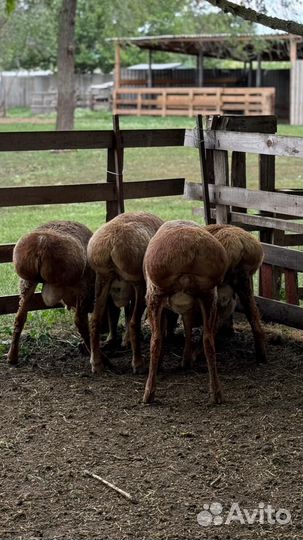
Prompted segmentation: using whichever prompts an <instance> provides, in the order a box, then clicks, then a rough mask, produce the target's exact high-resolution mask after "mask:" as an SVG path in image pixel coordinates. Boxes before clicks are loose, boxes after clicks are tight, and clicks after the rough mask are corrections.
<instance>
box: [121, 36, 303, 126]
mask: <svg viewBox="0 0 303 540" xmlns="http://www.w3.org/2000/svg"><path fill="white" fill-rule="evenodd" d="M113 41H114V43H115V46H116V60H115V91H114V102H113V106H114V112H117V113H119V114H137V115H140V114H154V115H162V116H166V115H167V114H183V115H189V116H192V115H193V114H197V113H210V114H212V113H216V114H224V113H231V112H232V113H239V114H241V113H244V114H273V113H276V114H277V115H278V116H279V117H280V118H283V119H287V120H288V119H290V121H291V123H302V122H303V104H302V103H301V100H300V95H302V92H301V91H300V84H302V83H301V82H300V81H301V80H303V77H302V76H301V74H303V38H302V36H295V35H290V34H285V33H283V34H270V35H268V34H267V35H255V34H254V35H251V34H241V35H231V34H218V35H214V34H212V35H211V34H208V35H206V34H203V35H190V36H189V35H180V36H173V35H172V36H146V37H133V38H115V39H114V40H113ZM128 46H137V47H139V48H140V49H144V50H146V51H147V52H148V63H147V69H146V72H145V73H146V76H145V77H142V73H141V76H137V77H135V76H134V73H132V76H131V77H130V76H129V72H127V71H126V70H125V69H121V61H120V51H121V48H125V47H128ZM155 51H165V52H171V53H178V54H184V55H190V56H194V57H196V67H195V68H194V69H187V70H182V69H178V70H174V71H173V72H172V75H171V77H168V78H167V79H166V80H163V78H162V79H161V78H160V77H159V76H157V72H156V71H155V70H154V69H152V64H153V53H154V52H155ZM205 58H216V59H225V60H226V59H229V60H238V61H242V62H243V69H239V70H229V71H228V72H226V71H225V72H222V71H220V70H207V69H205V68H204V59H205ZM269 61H270V62H282V61H284V62H285V61H289V62H291V69H290V70H287V69H286V70H285V69H284V70H264V69H262V63H263V62H269ZM253 62H256V63H257V67H256V69H253ZM146 88H147V89H149V92H146V90H145V89H146ZM151 89H152V91H151ZM168 89H169V90H168ZM130 90H131V92H130ZM186 90H187V91H186Z"/></svg>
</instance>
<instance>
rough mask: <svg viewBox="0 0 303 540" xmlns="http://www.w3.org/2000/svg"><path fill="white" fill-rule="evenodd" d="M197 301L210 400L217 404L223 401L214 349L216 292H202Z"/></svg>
mask: <svg viewBox="0 0 303 540" xmlns="http://www.w3.org/2000/svg"><path fill="white" fill-rule="evenodd" d="M199 303H200V307H201V311H202V314H203V348H204V354H205V357H206V360H207V365H208V373H209V386H210V396H211V402H212V403H218V404H219V403H222V402H223V394H222V390H221V384H220V381H219V377H218V371H217V361H216V349H215V330H216V322H217V321H216V320H217V299H216V292H215V291H214V290H212V291H209V292H208V293H205V294H203V296H202V297H201V299H200V300H199Z"/></svg>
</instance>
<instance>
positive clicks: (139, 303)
mask: <svg viewBox="0 0 303 540" xmlns="http://www.w3.org/2000/svg"><path fill="white" fill-rule="evenodd" d="M144 293H145V290H144V286H142V285H136V286H135V302H134V308H133V311H132V316H131V319H130V321H129V325H128V329H129V338H130V343H131V348H132V353H133V358H132V368H133V373H134V374H136V373H138V372H140V371H141V370H142V369H143V368H144V362H143V359H142V355H141V344H140V339H141V319H142V315H143V312H144V308H145V302H144Z"/></svg>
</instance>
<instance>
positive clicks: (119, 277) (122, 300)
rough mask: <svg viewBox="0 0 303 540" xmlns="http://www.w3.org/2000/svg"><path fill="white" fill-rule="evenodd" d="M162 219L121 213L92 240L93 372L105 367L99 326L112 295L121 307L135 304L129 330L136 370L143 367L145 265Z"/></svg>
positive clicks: (90, 250) (91, 328)
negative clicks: (142, 323) (141, 330)
mask: <svg viewBox="0 0 303 540" xmlns="http://www.w3.org/2000/svg"><path fill="white" fill-rule="evenodd" d="M162 223H163V220H162V219H160V218H158V217H157V216H154V215H153V214H149V213H147V212H130V213H125V214H120V215H119V216H117V217H115V218H114V219H112V220H111V221H109V222H108V223H106V224H105V225H103V226H102V227H100V229H98V230H97V231H96V232H95V233H94V234H93V236H92V238H91V240H90V241H89V244H88V250H87V254H88V261H89V264H90V266H91V267H92V268H93V269H94V270H95V272H96V291H95V307H94V311H93V313H92V316H91V321H90V330H91V366H92V371H93V373H98V374H99V373H100V372H101V371H102V369H103V364H104V355H103V354H102V352H101V351H100V347H99V327H100V324H101V323H102V322H103V320H104V317H105V312H106V305H107V301H108V297H109V295H111V296H112V298H113V300H114V302H115V303H116V305H118V306H119V307H122V306H126V307H128V306H129V304H130V305H131V313H130V315H129V318H130V320H129V323H128V332H129V339H130V343H131V347H132V355H133V358H132V368H133V372H134V373H136V372H137V371H138V370H139V369H141V368H142V367H143V361H142V356H141V348H140V329H141V318H142V315H143V311H144V309H145V300H144V296H145V289H146V287H145V280H144V276H143V270H142V265H143V258H144V254H145V251H146V248H147V246H148V243H149V241H150V239H151V238H152V237H153V235H154V234H155V233H156V232H157V230H158V229H159V227H160V226H161V225H162ZM119 283H120V285H119ZM117 285H119V286H120V287H121V293H119V294H118V296H119V299H117V297H116V298H115V288H116V287H117Z"/></svg>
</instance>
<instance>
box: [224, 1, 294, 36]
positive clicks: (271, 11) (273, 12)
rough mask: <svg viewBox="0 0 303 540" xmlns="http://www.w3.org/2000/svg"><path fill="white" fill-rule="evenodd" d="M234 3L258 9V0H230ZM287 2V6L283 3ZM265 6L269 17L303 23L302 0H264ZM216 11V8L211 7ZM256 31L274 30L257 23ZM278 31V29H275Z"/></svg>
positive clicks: (268, 31)
mask: <svg viewBox="0 0 303 540" xmlns="http://www.w3.org/2000/svg"><path fill="white" fill-rule="evenodd" d="M232 1H233V2H234V3H235V4H239V5H241V4H243V5H244V6H245V7H251V8H252V9H256V10H258V0H251V1H250V2H245V0H232ZM287 3H288V4H289V6H288V7H286V6H285V4H287ZM264 4H265V6H266V14H267V15H269V16H270V17H278V18H279V19H285V20H292V21H296V22H299V23H302V24H303V0H290V1H289V2H285V0H264ZM213 9H215V10H216V11H217V8H213ZM256 27H257V32H258V33H260V34H265V33H267V34H272V33H274V32H275V30H273V29H272V28H268V27H267V26H263V25H261V24H257V25H256ZM277 32H279V30H277Z"/></svg>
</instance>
